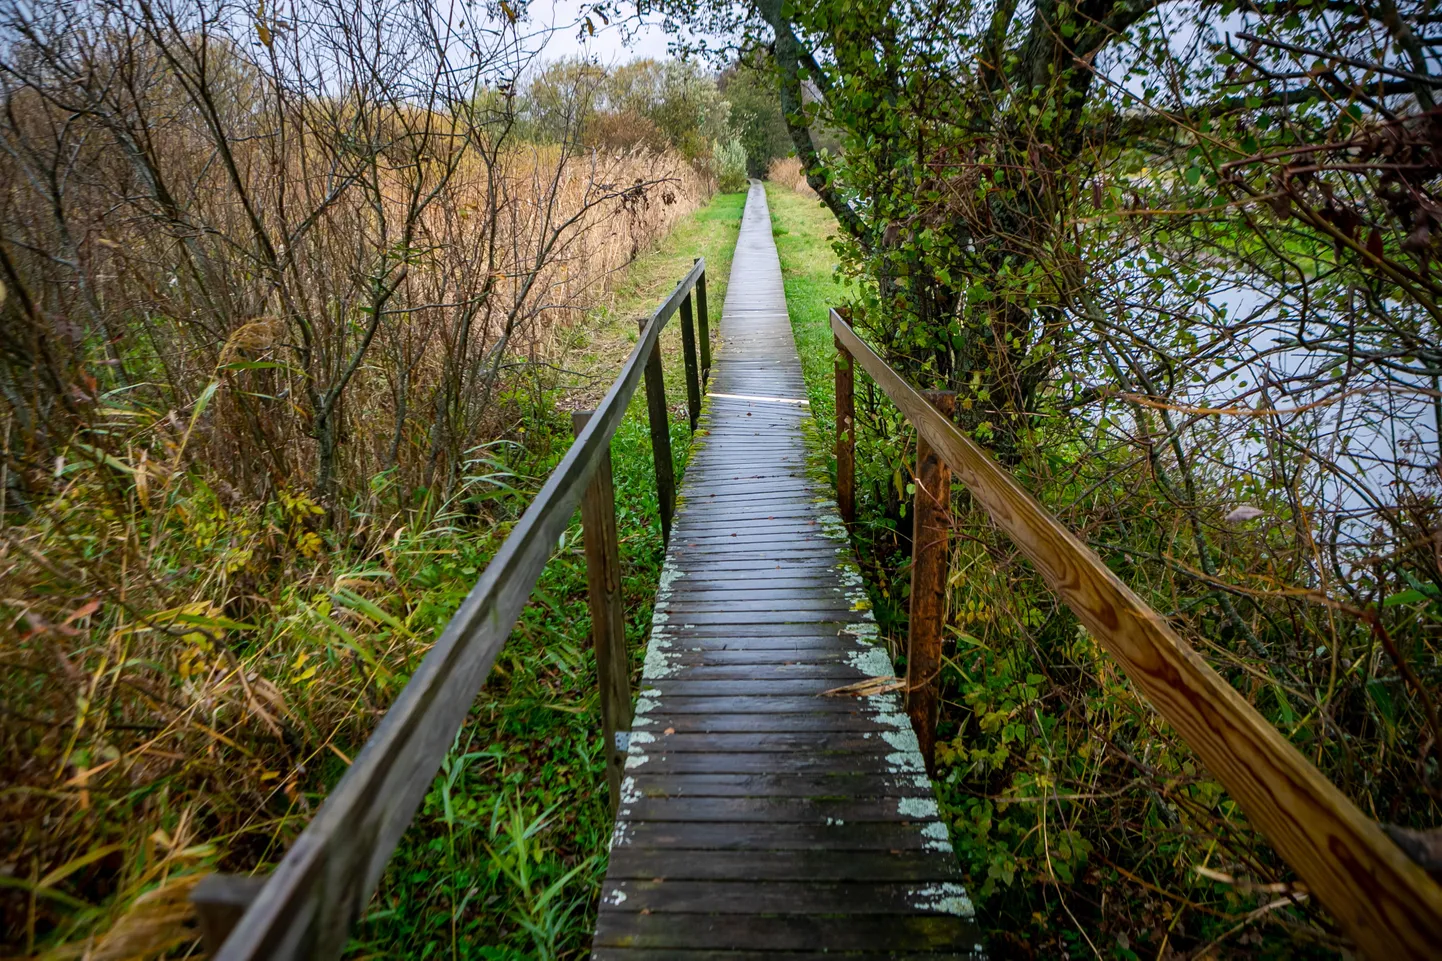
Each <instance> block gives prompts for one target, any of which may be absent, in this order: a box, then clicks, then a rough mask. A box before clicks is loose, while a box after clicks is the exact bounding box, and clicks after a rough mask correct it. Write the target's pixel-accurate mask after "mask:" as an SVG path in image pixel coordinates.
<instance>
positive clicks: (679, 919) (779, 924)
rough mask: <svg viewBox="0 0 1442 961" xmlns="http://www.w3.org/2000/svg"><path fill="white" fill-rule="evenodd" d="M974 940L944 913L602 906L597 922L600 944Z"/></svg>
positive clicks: (944, 944) (803, 945) (937, 943)
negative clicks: (743, 915) (713, 911)
mask: <svg viewBox="0 0 1442 961" xmlns="http://www.w3.org/2000/svg"><path fill="white" fill-rule="evenodd" d="M975 940H976V939H975V928H974V926H973V925H972V923H971V921H970V920H968V919H964V918H956V917H946V916H943V915H910V916H906V915H903V916H893V917H875V916H872V915H862V916H859V917H843V918H834V917H832V918H817V917H809V916H805V915H800V916H794V915H793V916H786V917H761V916H753V917H751V918H748V919H747V921H746V923H745V924H738V923H737V922H736V920H735V919H734V918H730V917H726V916H725V915H719V916H712V915H706V914H639V913H621V912H606V911H603V912H602V913H601V916H600V918H599V920H598V921H597V924H596V944H597V945H598V946H601V947H633V948H668V949H675V948H745V949H767V950H772V951H775V950H791V951H794V950H813V951H814V950H818V949H820V950H827V951H830V950H846V949H859V950H864V951H916V950H922V949H930V950H949V951H955V950H956V949H957V945H958V944H959V943H965V942H967V941H970V942H973V943H974V942H975Z"/></svg>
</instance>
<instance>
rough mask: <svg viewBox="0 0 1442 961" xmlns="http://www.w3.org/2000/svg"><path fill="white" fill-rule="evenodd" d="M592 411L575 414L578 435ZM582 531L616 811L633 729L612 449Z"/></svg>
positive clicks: (590, 495)
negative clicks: (626, 735)
mask: <svg viewBox="0 0 1442 961" xmlns="http://www.w3.org/2000/svg"><path fill="white" fill-rule="evenodd" d="M590 418H591V411H588V410H578V411H573V412H572V414H571V426H572V428H573V429H574V431H575V432H576V433H577V434H580V433H581V429H582V428H583V427H585V426H586V421H588V420H590ZM581 531H582V535H583V538H584V542H585V549H586V583H587V586H588V588H589V590H588V591H587V594H588V597H589V600H590V604H591V643H592V646H593V647H594V648H595V651H596V681H597V683H598V685H599V686H600V689H601V731H602V733H603V735H604V736H605V738H606V741H605V745H606V786H607V787H608V788H609V789H610V792H611V810H612V811H615V810H616V809H617V808H618V807H619V805H620V801H621V772H622V769H623V767H624V765H625V763H626V753H625V751H623V750H622V748H621V744H620V742H619V741H618V740H617V738H616V734H617V732H625V731H629V730H630V729H631V660H630V658H629V657H628V656H627V654H626V608H625V604H624V601H623V599H622V597H621V552H620V545H619V544H618V542H617V537H616V491H615V488H614V487H613V486H612V483H611V451H610V449H609V448H608V449H607V450H606V452H605V453H603V454H602V455H601V462H600V463H599V464H597V465H596V472H595V473H594V474H592V475H591V480H590V483H588V484H587V485H586V492H585V493H584V494H583V495H582V496H581Z"/></svg>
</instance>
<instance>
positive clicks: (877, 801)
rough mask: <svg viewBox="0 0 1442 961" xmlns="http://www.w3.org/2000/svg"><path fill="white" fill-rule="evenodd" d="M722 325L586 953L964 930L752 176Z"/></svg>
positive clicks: (909, 953)
mask: <svg viewBox="0 0 1442 961" xmlns="http://www.w3.org/2000/svg"><path fill="white" fill-rule="evenodd" d="M723 331H724V338H725V346H724V349H723V350H722V351H721V353H720V355H719V357H718V361H717V365H716V367H715V369H714V371H713V373H712V381H711V384H710V394H709V397H708V403H707V411H706V414H705V416H704V418H703V420H702V423H701V427H700V431H699V432H698V434H697V438H696V445H695V447H694V448H693V450H694V453H693V455H692V457H691V461H690V466H689V467H688V468H687V470H686V477H685V482H684V484H683V486H682V489H681V496H680V502H679V506H678V508H677V513H676V522H675V526H674V529H673V531H672V537H671V546H670V551H669V553H668V555H667V560H666V566H665V569H664V573H663V575H662V580H661V587H660V590H659V591H658V593H657V597H656V612H655V616H654V626H653V628H652V634H651V643H650V647H649V649H648V651H647V655H646V667H645V673H644V679H643V681H642V690H641V694H640V698H639V700H638V703H637V705H636V713H635V720H634V723H633V731H632V734H631V737H630V745H629V753H628V756H627V760H626V775H627V776H626V778H625V781H624V784H623V787H622V792H621V795H622V800H621V808H620V811H619V812H618V817H617V821H616V828H615V834H614V837H613V840H612V847H611V862H610V869H609V871H608V873H607V875H606V881H605V884H604V886H603V888H602V893H601V909H600V917H599V919H598V922H597V929H596V938H595V943H594V957H595V958H597V959H617V961H621V959H626V961H643V959H644V961H651V959H656V961H659V959H662V958H675V959H682V961H688V959H689V961H722V959H726V961H733V959H734V961H740V959H753V958H754V959H761V958H766V959H772V961H793V959H803V958H820V957H823V956H824V957H826V958H837V957H849V958H857V959H880V958H912V957H916V958H955V957H972V956H973V955H974V953H979V952H980V946H979V945H977V944H976V942H977V940H978V939H977V937H976V934H975V927H974V924H973V922H972V919H971V914H972V910H971V903H970V901H969V900H968V899H967V896H966V892H965V890H964V889H963V888H962V886H961V884H960V880H959V877H958V871H957V868H956V865H955V859H954V857H953V854H952V850H951V844H950V842H949V840H948V836H947V830H946V826H945V825H944V824H942V823H941V822H940V821H938V820H937V808H936V801H935V799H934V796H933V794H932V789H931V782H930V781H929V780H928V779H927V777H926V774H925V773H924V770H923V767H922V762H921V756H920V754H919V753H918V750H917V745H916V737H915V735H914V734H913V732H912V729H911V724H910V721H909V720H908V718H907V716H906V714H905V713H904V711H903V710H902V705H901V702H900V700H899V698H898V696H897V695H896V694H895V693H887V694H881V695H872V696H860V697H858V696H845V695H839V696H838V695H835V694H828V693H827V692H829V691H833V690H834V689H836V688H838V687H843V686H846V685H852V684H856V683H858V682H861V681H865V680H867V679H868V678H872V677H877V676H887V675H890V674H892V673H893V670H892V666H891V663H890V661H889V659H888V658H887V655H886V652H885V650H884V649H883V648H881V647H878V646H876V645H874V644H873V643H872V641H873V640H874V639H875V636H876V626H875V623H874V621H873V620H872V617H871V613H870V611H869V610H867V609H866V606H867V605H866V595H865V592H864V591H863V590H862V587H861V579H860V577H859V575H858V574H857V573H856V571H855V567H854V564H853V562H852V559H851V553H850V548H849V546H848V544H847V541H846V536H845V529H844V527H843V526H842V523H841V519H840V517H839V516H838V515H837V512H836V506H835V502H834V499H833V497H832V496H831V494H830V493H829V491H828V490H827V489H826V487H825V486H824V485H823V484H821V483H818V482H816V481H814V480H812V479H811V477H810V476H809V475H808V471H807V451H806V446H805V441H804V438H803V435H802V428H803V424H804V422H805V421H806V420H807V418H808V417H809V416H810V415H809V412H808V409H807V403H806V400H805V398H806V390H805V385H804V383H803V381H802V377H801V365H800V362H799V360H798V358H797V355H796V347H795V344H794V342H793V340H792V337H791V325H790V322H789V320H788V318H787V313H786V298H785V294H784V291H783V288H782V282H781V268H780V263H779V261H778V260H777V256H776V247H775V244H774V242H773V240H772V236H771V223H770V216H769V213H768V211H767V207H766V195H765V192H764V191H763V190H762V189H761V187H760V185H759V184H753V185H752V187H751V192H750V195H749V197H748V199H747V203H746V213H745V218H744V220H743V221H742V226H741V235H740V238H739V240H738V242H737V246H736V256H735V260H734V261H733V264H732V268H731V283H730V286H729V287H728V292H727V298H726V309H725V314H724V326H723Z"/></svg>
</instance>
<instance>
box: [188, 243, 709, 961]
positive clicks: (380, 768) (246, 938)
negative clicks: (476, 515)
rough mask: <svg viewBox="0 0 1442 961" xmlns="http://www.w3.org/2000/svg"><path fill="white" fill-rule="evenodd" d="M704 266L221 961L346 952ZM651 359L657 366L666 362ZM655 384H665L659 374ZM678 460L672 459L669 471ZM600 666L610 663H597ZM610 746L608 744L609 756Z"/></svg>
mask: <svg viewBox="0 0 1442 961" xmlns="http://www.w3.org/2000/svg"><path fill="white" fill-rule="evenodd" d="M705 271H706V262H705V260H697V261H696V263H695V265H694V266H693V267H692V268H691V270H690V272H689V273H687V274H686V276H685V277H684V278H682V280H681V282H680V283H679V284H677V285H676V288H675V290H673V291H672V292H671V294H670V296H668V297H667V298H666V300H665V301H664V302H663V303H662V304H661V306H659V307H658V308H656V311H655V313H653V314H652V315H651V319H650V321H649V322H648V323H647V324H646V325H645V326H644V327H643V329H642V331H641V335H640V337H639V339H638V340H637V343H636V347H635V349H634V350H632V351H631V355H630V357H629V358H627V360H626V364H625V366H624V367H622V368H621V373H620V375H619V376H618V377H617V378H616V381H615V383H613V384H612V385H611V389H610V390H609V391H607V392H606V396H605V398H604V399H602V401H601V403H600V405H599V406H598V407H597V408H596V410H595V412H594V413H592V414H591V416H590V417H589V418H588V419H587V420H586V423H585V426H584V427H583V428H582V429H581V430H580V432H579V434H578V436H577V437H576V439H575V441H574V442H573V443H572V444H571V447H570V449H569V450H567V451H566V454H565V456H564V457H562V458H561V462H560V463H559V464H558V465H556V469H555V470H554V471H552V472H551V475H550V476H549V477H548V478H547V479H546V482H545V484H544V485H543V486H542V487H541V490H540V492H539V493H538V494H537V495H536V498H535V500H533V501H532V502H531V504H530V506H529V507H528V508H526V511H525V513H524V514H523V515H522V516H521V519H520V521H519V522H518V523H517V524H516V526H515V528H514V529H513V530H512V531H511V534H510V536H509V537H507V538H506V540H505V543H503V544H502V545H501V548H500V550H499V551H497V552H496V555H495V557H494V558H492V560H491V563H490V564H488V565H487V566H486V569H485V571H483V572H482V573H481V576H480V579H479V580H478V581H477V582H476V585H475V587H473V588H472V589H471V592H470V594H468V595H467V596H466V599H465V600H464V601H463V602H462V603H461V606H460V608H459V609H458V610H457V611H456V613H455V616H453V617H452V618H451V620H450V623H448V624H447V625H446V627H445V629H444V630H443V631H442V632H441V636H440V637H439V638H438V639H437V640H436V642H435V644H434V645H433V646H432V647H431V650H430V651H429V652H428V653H427V654H426V657H425V659H424V660H423V661H422V662H421V665H420V667H419V668H418V669H417V670H416V672H415V674H413V675H412V676H411V679H410V681H409V683H407V684H406V686H405V689H404V690H402V691H401V693H400V695H399V696H398V697H397V698H396V701H395V703H394V704H393V705H392V706H391V708H390V710H389V711H387V712H386V715H385V717H384V718H382V719H381V722H380V724H379V725H378V726H377V727H376V730H375V733H374V734H372V735H371V737H370V740H368V741H367V742H366V743H365V746H364V747H363V748H362V749H361V751H360V753H359V754H358V755H357V756H356V759H355V762H354V763H353V764H352V765H351V766H350V769H349V770H347V771H346V773H345V775H344V776H343V777H342V778H341V780H340V783H339V784H337V785H336V787H335V790H333V791H332V792H331V793H330V795H329V796H328V797H327V798H326V799H325V802H324V803H323V804H322V805H321V807H320V810H319V811H317V812H316V815H315V817H314V818H312V819H311V822H310V823H309V824H308V825H307V826H306V828H305V830H304V831H303V832H302V833H301V835H300V837H299V838H297V839H296V841H295V843H294V844H293V845H291V847H290V850H289V851H287V852H286V855H285V857H284V859H282V861H281V863H280V864H279V866H277V868H276V869H275V871H274V873H272V874H271V875H270V877H269V878H268V879H267V880H266V882H265V885H264V887H262V888H261V889H260V891H259V893H258V894H256V895H255V897H254V900H253V901H251V902H250V904H249V907H248V908H247V909H246V911H245V913H244V914H243V915H242V916H241V918H240V920H239V922H238V923H237V924H236V926H235V928H234V929H233V930H232V931H230V932H229V936H228V937H226V938H225V940H224V944H223V945H222V946H221V948H220V950H219V952H218V953H217V954H216V955H215V956H216V958H217V961H262V959H264V961H272V959H301V958H336V957H339V956H340V954H341V952H342V951H343V950H344V948H345V945H346V941H347V939H348V937H349V934H350V929H351V926H352V925H353V924H354V923H355V922H356V921H357V920H358V919H359V918H360V916H361V914H362V912H363V911H364V910H365V906H366V902H367V901H369V900H370V896H371V894H372V893H373V892H374V891H375V888H376V885H377V884H379V883H380V879H381V874H382V872H383V871H384V870H385V866H386V862H387V861H389V860H390V856H391V854H392V852H393V851H394V850H395V847H396V845H397V844H398V843H399V842H400V838H401V835H402V834H403V833H404V832H405V829H406V827H407V826H408V825H409V824H410V822H411V818H412V817H413V816H414V815H415V811H416V808H417V807H418V806H419V805H420V802H421V800H422V799H423V798H424V797H425V794H426V791H427V790H429V788H430V785H431V781H432V779H433V778H434V777H435V775H436V771H437V770H439V768H440V765H441V761H442V760H443V759H444V758H445V755H446V752H447V751H448V750H449V749H450V747H451V743H452V741H453V740H454V739H455V735H456V732H457V731H458V730H460V727H461V724H462V723H463V722H464V721H465V719H466V715H467V714H468V713H469V712H470V709H471V702H472V701H474V700H475V697H476V694H477V692H479V691H480V689H481V684H482V682H483V681H484V680H485V678H486V675H487V674H488V673H490V670H491V665H492V664H494V663H495V660H496V656H497V655H498V654H499V653H500V651H501V648H502V647H503V646H504V645H505V642H506V639H507V638H508V637H509V636H510V633H511V628H512V627H513V626H514V625H515V623H516V618H517V617H519V616H520V613H521V609H522V607H524V606H525V604H526V601H527V600H528V599H529V598H530V596H531V590H532V588H534V587H535V584H536V580H537V579H538V578H539V577H540V575H541V571H542V570H543V569H544V568H545V566H546V562H547V561H548V560H549V559H550V557H551V553H552V552H553V551H554V550H555V549H556V542H557V540H558V539H559V538H560V535H561V534H562V533H563V532H564V531H565V530H566V528H567V527H568V526H569V525H570V523H571V518H572V517H573V516H574V515H575V513H576V507H577V505H578V504H579V503H580V501H581V495H582V493H583V492H584V491H585V490H586V489H587V486H588V485H589V484H590V483H591V481H592V479H593V477H594V476H595V475H596V471H597V467H598V466H601V465H602V463H603V462H604V461H605V460H606V458H607V455H608V452H609V450H610V445H611V438H612V436H613V435H614V434H615V433H616V429H617V428H618V427H619V426H620V425H621V420H622V418H623V417H624V416H625V414H626V407H627V405H628V404H629V403H630V401H631V397H632V395H633V394H635V392H636V387H637V385H638V384H639V383H640V382H641V378H642V373H643V372H644V371H645V369H646V367H647V364H648V363H650V362H653V361H654V360H655V359H656V358H657V355H658V354H659V348H658V343H659V338H660V335H661V329H662V328H663V327H664V326H665V324H666V321H667V320H669V319H670V317H671V316H672V315H673V314H675V313H676V312H677V310H678V309H681V308H682V305H683V304H685V305H689V303H690V297H691V291H692V289H693V288H694V287H696V285H697V283H698V282H700V281H701V278H703V277H704V276H705ZM652 365H653V366H655V367H656V368H657V370H658V371H659V364H658V363H653V364H652ZM651 386H652V385H651V384H650V383H649V382H648V388H651ZM654 389H657V390H659V389H661V384H660V380H659V377H658V378H656V380H655V386H654ZM653 406H654V405H653ZM664 410H665V406H664V398H663V404H662V411H663V413H664ZM668 454H669V447H668ZM659 466H660V465H658V467H659ZM670 468H671V465H670V464H669V463H668V464H666V465H665V477H669V476H670ZM658 479H661V471H659V470H658ZM663 484H664V481H663ZM607 487H608V488H609V481H608V483H607ZM604 506H607V507H610V508H611V509H614V505H604ZM663 519H664V520H665V521H666V522H669V518H663ZM613 523H614V522H613ZM598 669H599V670H604V669H605V666H604V665H602V664H599V663H598ZM627 707H628V708H629V704H628V705H627ZM612 750H613V746H612V745H607V751H608V753H610V752H612Z"/></svg>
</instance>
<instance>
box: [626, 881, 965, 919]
mask: <svg viewBox="0 0 1442 961" xmlns="http://www.w3.org/2000/svg"><path fill="white" fill-rule="evenodd" d="M950 890H951V889H949V888H946V887H942V886H941V885H937V884H934V883H933V884H918V883H909V882H904V881H903V882H897V881H881V882H874V881H840V882H837V881H832V882H825V883H818V882H815V881H777V882H773V883H771V884H767V885H764V886H763V885H756V884H750V883H747V882H745V881H740V882H737V881H682V880H666V881H652V880H634V881H631V880H624V881H615V882H612V883H609V884H607V885H606V886H605V888H604V889H603V890H602V894H601V897H602V900H603V902H605V899H606V898H608V897H609V898H611V899H612V900H615V896H614V892H617V891H619V892H621V894H622V895H624V896H625V897H624V900H623V901H622V903H623V904H625V905H626V907H627V909H629V910H636V911H650V912H651V913H653V914H767V913H771V914H824V915H857V914H880V915H888V914H913V913H918V912H920V913H922V914H955V913H957V912H958V911H961V910H963V909H964V908H966V907H969V906H970V902H969V901H966V900H964V898H963V897H961V896H958V895H957V894H950V895H948V892H949V891H950Z"/></svg>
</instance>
